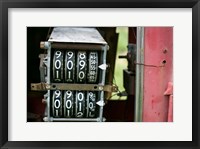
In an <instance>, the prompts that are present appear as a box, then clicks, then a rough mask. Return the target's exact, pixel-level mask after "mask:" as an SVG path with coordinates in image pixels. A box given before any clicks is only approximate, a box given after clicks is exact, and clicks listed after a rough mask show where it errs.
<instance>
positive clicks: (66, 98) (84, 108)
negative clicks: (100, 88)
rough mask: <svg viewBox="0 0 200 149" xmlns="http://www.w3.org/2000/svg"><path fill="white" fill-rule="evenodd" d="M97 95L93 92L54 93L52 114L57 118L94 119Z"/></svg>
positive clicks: (58, 91) (56, 91)
mask: <svg viewBox="0 0 200 149" xmlns="http://www.w3.org/2000/svg"><path fill="white" fill-rule="evenodd" d="M96 102H97V94H96V92H92V91H87V92H86V91H85V92H84V91H69V90H68V91H60V90H55V91H53V95H52V103H51V104H52V114H53V117H55V118H61V117H65V118H73V117H75V118H94V117H95V116H96Z"/></svg>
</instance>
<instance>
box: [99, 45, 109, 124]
mask: <svg viewBox="0 0 200 149" xmlns="http://www.w3.org/2000/svg"><path fill="white" fill-rule="evenodd" d="M106 55H107V45H105V46H104V50H103V56H102V57H103V64H106ZM105 77H106V70H102V78H101V85H104V84H105ZM100 101H101V102H104V91H101V93H100ZM103 106H104V105H102V106H100V111H99V118H100V122H102V121H103Z"/></svg>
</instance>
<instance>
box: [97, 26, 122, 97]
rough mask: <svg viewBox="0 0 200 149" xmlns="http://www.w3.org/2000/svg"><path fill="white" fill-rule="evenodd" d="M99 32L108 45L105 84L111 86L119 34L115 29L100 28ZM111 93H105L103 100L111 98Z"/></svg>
mask: <svg viewBox="0 0 200 149" xmlns="http://www.w3.org/2000/svg"><path fill="white" fill-rule="evenodd" d="M98 29H99V32H100V33H101V35H102V36H103V38H104V39H105V40H106V42H107V43H108V45H109V51H108V52H107V58H106V62H107V64H108V65H109V67H108V69H107V71H106V84H109V85H111V84H113V78H114V72H115V59H116V53H117V42H118V36H119V34H118V33H116V27H109V28H105V27H100V28H98ZM111 94H112V93H111V92H106V93H105V99H108V98H109V97H111Z"/></svg>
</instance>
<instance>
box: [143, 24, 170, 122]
mask: <svg viewBox="0 0 200 149" xmlns="http://www.w3.org/2000/svg"><path fill="white" fill-rule="evenodd" d="M172 74H173V27H145V30H144V86H143V87H144V98H143V121H144V122H155V121H157V122H166V121H168V109H169V108H168V106H169V97H167V96H165V95H164V92H165V91H166V89H167V87H168V82H173V75H172Z"/></svg>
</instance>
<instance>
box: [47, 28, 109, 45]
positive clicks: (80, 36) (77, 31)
mask: <svg viewBox="0 0 200 149" xmlns="http://www.w3.org/2000/svg"><path fill="white" fill-rule="evenodd" d="M48 41H50V42H68V43H91V44H94V43H95V44H107V43H106V41H105V40H104V39H103V38H102V36H101V34H100V33H99V32H98V31H97V29H96V28H86V27H55V28H53V31H52V33H51V35H50V38H49V40H48Z"/></svg>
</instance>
